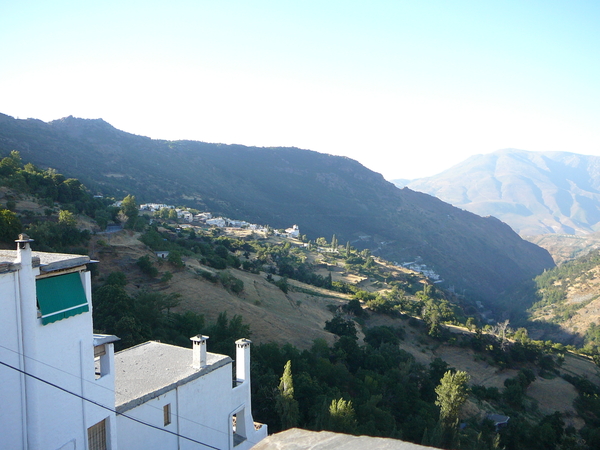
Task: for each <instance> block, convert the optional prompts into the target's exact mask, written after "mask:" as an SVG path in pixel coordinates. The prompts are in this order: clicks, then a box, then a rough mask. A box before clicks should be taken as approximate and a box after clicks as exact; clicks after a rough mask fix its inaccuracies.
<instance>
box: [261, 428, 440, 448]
mask: <svg viewBox="0 0 600 450" xmlns="http://www.w3.org/2000/svg"><path fill="white" fill-rule="evenodd" d="M252 448H253V449H254V450H281V449H282V448H285V449H290V450H363V449H365V448H368V449H371V450H426V449H430V450H436V449H435V448H434V447H427V446H423V445H419V444H413V443H412V442H405V441H401V440H399V439H391V438H379V437H371V436H354V435H350V434H342V433H334V432H331V431H309V430H301V429H299V428H290V429H289V430H285V431H281V432H279V433H275V434H272V435H271V436H268V437H266V438H265V439H263V440H262V441H260V442H259V443H258V444H256V445H255V446H254V447H252Z"/></svg>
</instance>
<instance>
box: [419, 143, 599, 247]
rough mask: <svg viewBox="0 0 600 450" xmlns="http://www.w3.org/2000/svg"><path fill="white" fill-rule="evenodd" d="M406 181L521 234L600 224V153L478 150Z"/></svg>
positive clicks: (591, 227)
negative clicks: (479, 152) (438, 171)
mask: <svg viewBox="0 0 600 450" xmlns="http://www.w3.org/2000/svg"><path fill="white" fill-rule="evenodd" d="M408 187H410V188H411V189H414V190H417V191H419V192H425V193H428V194H430V195H434V196H436V197H438V198H440V199H442V200H443V201H445V202H448V203H450V204H452V205H454V206H457V207H459V208H463V209H466V210H468V211H471V212H474V213H476V214H479V215H483V216H486V215H492V216H495V217H497V218H499V219H500V220H502V221H503V222H506V223H508V224H509V225H510V226H511V227H512V228H513V229H514V230H516V231H517V232H518V233H519V234H521V235H524V236H525V235H530V236H533V235H538V234H548V233H565V234H587V233H591V232H594V231H598V230H599V229H600V157H597V156H585V155H577V154H575V153H566V152H539V153H538V152H527V151H522V150H514V149H507V150H499V151H497V152H494V153H491V154H487V155H475V156H472V157H471V158H469V159H467V160H466V161H464V162H462V163H460V164H458V165H456V166H454V167H452V168H450V169H448V170H446V171H445V172H442V173H441V174H439V175H436V176H433V177H429V178H422V179H419V180H414V181H411V182H409V183H408Z"/></svg>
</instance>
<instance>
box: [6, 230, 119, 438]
mask: <svg viewBox="0 0 600 450" xmlns="http://www.w3.org/2000/svg"><path fill="white" fill-rule="evenodd" d="M17 242H18V250H17V251H16V252H15V251H0V261H3V262H2V263H1V264H0V267H1V269H0V311H2V313H1V314H0V330H2V332H1V333H0V362H1V364H0V379H1V380H2V383H0V399H1V404H2V407H1V408H0V436H1V439H2V444H1V445H2V447H3V448H7V449H29V450H35V449H40V450H41V449H61V450H63V449H64V450H71V449H72V450H75V449H85V448H87V449H90V450H92V449H98V448H110V449H115V448H117V440H116V436H117V435H116V427H115V425H116V420H115V413H114V412H113V411H114V404H115V396H114V371H113V370H112V367H111V364H110V362H111V360H112V356H113V344H112V342H113V341H114V339H115V338H114V337H110V336H98V337H97V338H95V337H94V335H93V334H92V314H91V306H90V305H91V283H90V274H89V272H87V271H86V266H85V264H86V263H89V261H90V259H89V258H88V257H87V256H80V255H62V254H51V253H32V251H31V248H30V242H31V241H30V240H29V239H27V237H26V236H23V238H22V239H20V240H19V241H17ZM95 353H96V354H98V358H99V360H100V361H101V362H103V363H104V364H102V372H101V376H100V375H99V376H98V377H97V376H96V371H95V364H94V358H95V356H94V355H95ZM101 353H103V354H101ZM89 439H91V441H90V443H91V445H88V440H89ZM94 442H95V443H97V444H98V445H96V444H94ZM102 445H103V446H102Z"/></svg>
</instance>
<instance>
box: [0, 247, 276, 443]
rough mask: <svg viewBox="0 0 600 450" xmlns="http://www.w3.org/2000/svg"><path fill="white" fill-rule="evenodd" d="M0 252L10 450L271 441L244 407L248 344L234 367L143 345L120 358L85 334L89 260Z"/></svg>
mask: <svg viewBox="0 0 600 450" xmlns="http://www.w3.org/2000/svg"><path fill="white" fill-rule="evenodd" d="M30 242H31V241H30V240H29V239H27V237H26V236H23V237H22V238H21V239H20V240H19V241H17V243H18V249H17V251H6V250H2V251H0V261H1V262H0V311H2V314H0V330H2V332H1V333H0V380H2V383H0V400H1V408H0V437H1V439H2V441H1V446H2V448H7V449H27V450H37V449H60V450H77V449H88V450H96V449H102V450H104V449H110V450H115V449H118V448H121V449H125V450H129V449H138V448H139V449H161V450H162V449H197V448H210V447H213V448H219V449H233V448H235V449H236V450H238V449H239V450H245V449H248V448H250V447H251V446H252V445H253V444H255V443H256V442H258V441H259V440H260V439H262V438H263V437H266V435H267V427H266V425H259V424H254V423H253V420H252V414H251V409H250V408H251V402H250V368H249V367H250V361H249V358H250V349H249V345H250V341H246V340H240V341H238V342H237V343H236V345H237V353H236V359H237V366H236V380H237V381H236V382H235V386H232V360H231V358H229V357H228V356H223V355H216V354H212V353H207V352H206V339H207V338H206V337H205V336H198V337H196V338H193V341H194V344H193V345H194V349H193V350H192V349H184V348H180V347H175V346H170V345H166V344H160V343H156V342H148V343H145V344H142V345H138V346H136V347H133V348H131V349H127V350H125V351H122V352H119V353H117V354H116V355H115V354H114V350H113V343H114V342H115V341H116V340H118V338H116V337H115V336H107V335H94V334H93V332H92V314H91V305H92V303H91V282H90V274H89V272H88V271H87V270H86V266H85V265H86V264H87V263H89V262H90V259H89V258H88V257H87V256H80V255H64V254H52V253H37V252H35V253H34V252H32V251H31V248H30Z"/></svg>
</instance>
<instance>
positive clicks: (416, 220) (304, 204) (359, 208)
mask: <svg viewBox="0 0 600 450" xmlns="http://www.w3.org/2000/svg"><path fill="white" fill-rule="evenodd" d="M10 150H18V151H20V152H21V155H22V157H23V159H24V160H27V161H32V162H34V163H35V164H37V165H39V166H43V167H48V166H50V167H54V168H56V169H57V170H58V171H60V172H62V173H64V174H65V175H67V176H73V177H77V178H79V179H80V180H81V181H82V182H84V183H85V184H86V185H87V186H89V187H90V188H91V189H93V190H95V191H98V192H102V193H105V194H113V195H116V196H123V195H124V194H126V193H131V194H134V195H136V197H137V200H138V201H140V202H145V201H155V202H166V203H172V204H186V205H188V206H190V207H195V208H198V209H201V210H203V209H207V210H209V211H212V212H214V213H222V214H225V215H227V216H229V217H231V218H238V219H245V220H249V221H251V222H255V223H263V224H270V225H271V226H274V227H277V228H280V227H288V226H290V225H292V224H294V223H296V224H298V225H299V226H300V230H301V232H302V233H303V234H306V235H307V237H308V238H309V239H315V238H317V237H319V236H324V237H326V238H327V239H328V240H329V239H330V238H331V236H332V235H333V234H336V236H337V239H338V241H339V242H340V243H342V244H343V243H345V242H346V241H350V242H351V243H352V245H354V246H355V247H357V248H370V249H371V250H372V251H373V253H374V254H376V255H381V256H382V257H385V258H386V259H389V260H391V261H397V262H398V263H407V262H414V261H417V262H420V263H421V264H426V265H427V266H428V267H429V268H430V269H433V270H434V271H435V272H436V273H437V274H439V275H440V276H441V278H442V279H444V280H445V283H444V286H446V287H448V286H454V287H455V288H456V289H457V290H458V289H460V290H461V292H463V290H464V292H465V293H466V294H467V295H471V296H472V297H474V298H478V299H482V300H488V301H492V300H494V299H495V298H496V297H497V296H498V294H499V293H500V292H501V291H503V290H505V289H506V288H507V287H510V286H512V285H513V284H514V283H516V282H518V281H520V280H523V279H528V278H531V277H533V276H534V275H536V274H538V273H540V272H542V271H543V270H544V269H545V268H549V267H553V266H554V263H553V261H552V258H551V257H550V255H549V254H548V252H547V251H545V250H543V249H541V248H539V247H537V246H535V245H533V244H531V243H529V242H526V241H524V240H522V239H521V238H520V237H519V236H518V235H517V234H516V233H514V232H513V231H512V230H511V229H510V227H508V226H507V225H506V224H504V223H502V222H500V221H499V220H497V219H495V218H491V217H487V218H482V217H479V216H477V215H474V214H472V213H469V212H467V211H463V210H461V209H458V208H455V207H453V206H451V205H449V204H447V203H444V202H442V201H440V200H438V199H436V198H434V197H431V196H429V195H426V194H422V193H418V192H414V191H411V190H410V189H398V188H396V187H395V186H394V185H393V184H392V183H389V182H387V181H385V180H384V179H383V177H382V176H381V175H380V174H378V173H375V172H372V171H370V170H368V169H367V168H365V167H364V166H362V165H361V164H359V163H358V162H356V161H354V160H351V159H349V158H344V157H339V156H332V155H327V154H322V153H317V152H313V151H308V150H300V149H296V148H257V147H245V146H241V145H220V144H209V143H203V142H196V141H161V140H152V139H149V138H146V137H141V136H135V135H132V134H129V133H125V132H122V131H119V130H117V129H115V128H114V127H112V126H111V125H109V124H108V123H106V122H104V121H103V120H101V119H96V120H83V119H75V118H73V117H68V118H65V119H61V120H58V121H54V122H50V123H44V122H41V121H38V120H31V119H29V120H15V119H13V118H12V117H9V116H5V115H2V116H0V154H2V155H6V154H8V152H10Z"/></svg>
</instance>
